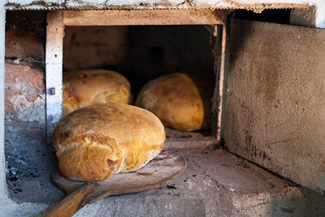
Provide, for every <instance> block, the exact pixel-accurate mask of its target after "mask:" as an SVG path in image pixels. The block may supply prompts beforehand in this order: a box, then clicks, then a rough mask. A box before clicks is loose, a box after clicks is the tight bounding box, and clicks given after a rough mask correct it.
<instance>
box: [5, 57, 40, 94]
mask: <svg viewBox="0 0 325 217" xmlns="http://www.w3.org/2000/svg"><path fill="white" fill-rule="evenodd" d="M19 82H25V83H27V84H31V85H33V86H34V87H35V88H38V89H40V90H42V91H43V90H44V89H45V84H44V71H42V70H40V69H37V68H32V67H31V66H24V65H13V64H9V63H6V64H5V83H6V86H8V85H10V83H19Z"/></svg>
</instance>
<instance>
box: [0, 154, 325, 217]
mask: <svg viewBox="0 0 325 217" xmlns="http://www.w3.org/2000/svg"><path fill="white" fill-rule="evenodd" d="M173 150H174V151H175V152H177V153H179V154H182V155H183V156H184V157H185V158H186V159H187V161H188V167H187V169H186V171H185V173H184V174H183V175H181V176H180V177H179V178H178V179H177V180H175V181H173V182H172V183H170V184H168V185H167V186H164V187H162V188H159V189H155V190H152V191H147V192H140V193H135V194H128V195H122V196H114V197H108V198H105V199H103V200H101V201H98V202H96V203H94V204H89V205H87V206H86V207H84V208H83V209H82V210H80V211H79V212H78V213H77V214H76V215H75V216H77V217H79V216H80V217H81V216H193V217H194V216H227V217H231V216H236V217H241V216H242V217H248V216H277V217H281V216H283V217H284V216H285V217H290V216H292V217H293V216H294V217H300V216H306V215H307V214H308V216H322V215H325V200H324V197H322V196H320V195H318V194H316V193H314V192H310V191H308V190H306V189H301V188H299V187H296V186H294V185H293V184H292V183H290V182H287V181H284V180H282V179H280V178H278V177H276V176H274V175H272V174H270V173H269V172H266V171H265V170H263V169H261V168H259V167H258V166H256V165H254V164H252V163H249V162H247V161H246V160H244V159H241V158H238V157H235V156H233V155H231V154H229V153H228V152H226V151H224V150H220V149H219V150H213V149H173ZM311 201H312V203H311ZM53 205H54V204H53V203H51V204H50V205H45V204H36V203H34V204H30V203H22V204H19V205H17V204H14V206H6V207H4V208H5V209H2V212H1V213H0V216H42V215H43V214H44V213H46V210H47V209H48V208H49V207H52V206H53Z"/></svg>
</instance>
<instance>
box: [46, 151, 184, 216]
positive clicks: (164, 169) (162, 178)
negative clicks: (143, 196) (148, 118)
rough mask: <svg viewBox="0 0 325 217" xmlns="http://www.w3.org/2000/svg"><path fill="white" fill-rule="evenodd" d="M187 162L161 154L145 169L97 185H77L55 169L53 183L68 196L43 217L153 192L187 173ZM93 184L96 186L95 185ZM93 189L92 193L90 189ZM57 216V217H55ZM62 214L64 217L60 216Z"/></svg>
mask: <svg viewBox="0 0 325 217" xmlns="http://www.w3.org/2000/svg"><path fill="white" fill-rule="evenodd" d="M186 165H187V162H186V160H185V159H184V158H183V157H182V156H180V155H178V154H175V153H172V152H168V151H162V152H161V153H160V154H159V155H158V156H157V157H156V158H155V159H153V160H152V161H150V162H149V163H148V164H147V165H146V166H145V167H143V168H141V169H139V170H136V171H131V172H127V173H120V174H115V175H113V176H111V177H109V178H108V179H106V180H104V181H100V182H88V183H86V184H85V182H77V181H71V180H68V179H66V178H64V177H63V175H62V174H61V173H60V171H59V170H58V169H57V170H55V171H53V173H52V180H53V182H54V183H55V184H56V185H57V186H58V187H59V188H61V189H63V190H65V191H66V192H67V193H68V194H69V196H67V197H66V198H64V199H63V200H62V201H61V202H60V203H59V204H58V207H55V208H54V211H52V210H51V212H50V213H49V214H47V215H46V216H48V217H52V216H71V215H73V214H74V213H76V212H77V211H78V210H79V209H80V208H82V207H83V206H84V205H85V204H87V203H94V202H96V201H98V200H100V199H102V198H104V197H107V196H110V195H118V194H128V193H135V192H140V191H147V190H152V189H155V188H159V187H161V186H163V185H166V184H168V183H169V182H171V181H173V180H175V179H176V178H178V177H179V176H180V175H181V174H182V173H183V172H184V171H185V169H186ZM95 184H96V185H95ZM93 188H95V189H93ZM57 213H58V214H60V215H56V214H57ZM63 213H64V214H63Z"/></svg>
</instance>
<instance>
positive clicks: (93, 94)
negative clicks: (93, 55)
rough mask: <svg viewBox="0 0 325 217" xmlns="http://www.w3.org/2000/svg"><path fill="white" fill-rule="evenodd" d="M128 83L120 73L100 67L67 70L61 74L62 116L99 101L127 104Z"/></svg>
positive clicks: (128, 98)
mask: <svg viewBox="0 0 325 217" xmlns="http://www.w3.org/2000/svg"><path fill="white" fill-rule="evenodd" d="M130 98H131V94H130V83H129V81H128V80H127V79H126V78H125V77H124V76H123V75H121V74H119V73H117V72H115V71H111V70H102V69H93V70H80V71H71V72H67V73H65V74H64V76H63V116H64V115H66V114H68V113H69V112H72V111H74V110H76V109H78V108H82V107H85V106H89V105H96V104H100V103H106V102H113V103H124V104H128V103H129V100H130Z"/></svg>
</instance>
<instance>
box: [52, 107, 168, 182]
mask: <svg viewBox="0 0 325 217" xmlns="http://www.w3.org/2000/svg"><path fill="white" fill-rule="evenodd" d="M164 141H165V131H164V126H163V125H162V123H161V121H160V120H159V119H158V118H157V117H156V116H155V115H154V114H152V113H151V112H149V111H147V110H144V109H142V108H138V107H135V106H131V105H125V104H118V103H106V104H98V105H93V106H88V107H85V108H81V109H78V110H76V111H74V112H72V113H70V114H68V115H66V116H65V117H63V118H62V119H61V120H60V121H59V123H58V124H57V125H56V127H55V130H54V135H53V144H54V147H55V149H56V155H57V157H58V159H59V168H60V171H61V172H62V174H63V175H64V176H65V177H66V178H68V179H71V180H76V181H89V180H103V179H106V178H108V177H109V176H111V175H113V174H116V173H120V172H125V171H130V170H136V169H139V168H141V167H143V166H144V165H145V164H146V163H148V162H149V161H150V160H151V159H153V158H154V157H155V156H157V155H158V154H159V153H160V151H161V150H162V147H163V143H164Z"/></svg>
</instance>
